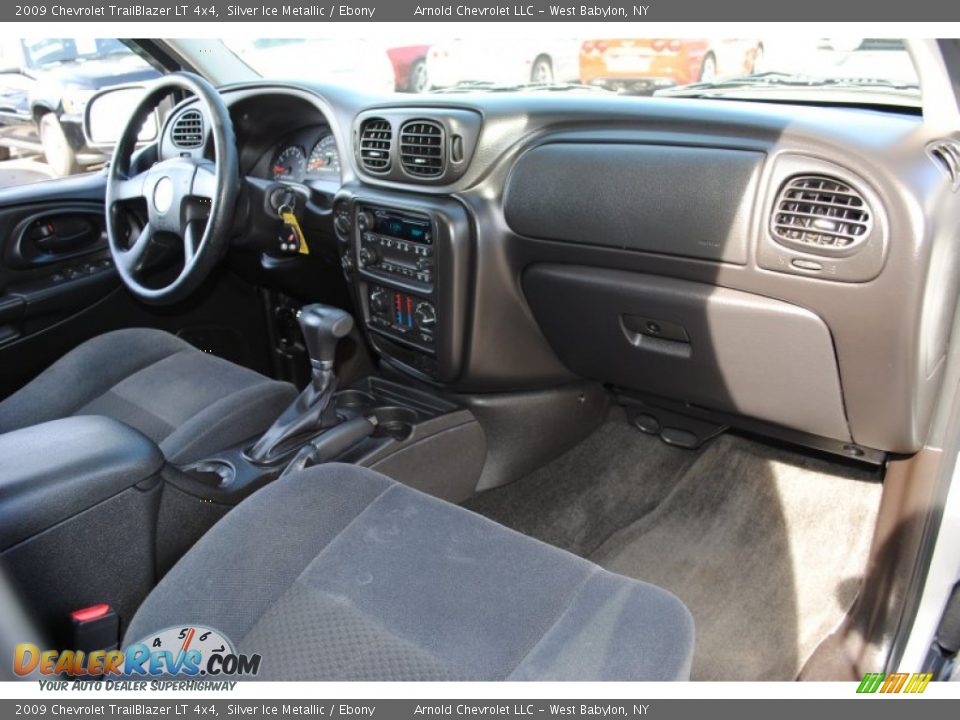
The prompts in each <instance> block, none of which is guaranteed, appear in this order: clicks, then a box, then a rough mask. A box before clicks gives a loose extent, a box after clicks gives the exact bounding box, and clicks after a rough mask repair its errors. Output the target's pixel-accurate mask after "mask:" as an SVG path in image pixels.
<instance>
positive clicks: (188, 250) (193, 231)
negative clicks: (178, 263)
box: [181, 220, 206, 264]
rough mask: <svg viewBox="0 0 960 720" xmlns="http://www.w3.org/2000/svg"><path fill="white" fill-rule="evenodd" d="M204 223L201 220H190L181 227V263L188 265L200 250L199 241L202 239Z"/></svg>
mask: <svg viewBox="0 0 960 720" xmlns="http://www.w3.org/2000/svg"><path fill="white" fill-rule="evenodd" d="M205 225H206V223H205V222H204V221H203V220H190V221H188V222H186V223H184V226H183V233H182V235H181V236H182V238H183V262H184V264H188V263H189V262H190V261H191V260H193V256H194V255H196V254H197V252H198V251H199V250H200V241H201V240H202V239H203V230H204V226H205Z"/></svg>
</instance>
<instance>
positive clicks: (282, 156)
mask: <svg viewBox="0 0 960 720" xmlns="http://www.w3.org/2000/svg"><path fill="white" fill-rule="evenodd" d="M306 167H307V156H306V154H304V152H303V148H300V147H298V146H296V145H291V146H290V147H287V148H284V149H283V150H281V151H280V152H279V153H277V156H276V157H275V158H274V159H273V164H272V165H270V177H272V178H273V179H274V180H300V179H301V178H303V176H304V173H305V172H306Z"/></svg>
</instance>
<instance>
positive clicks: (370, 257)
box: [359, 245, 380, 265]
mask: <svg viewBox="0 0 960 720" xmlns="http://www.w3.org/2000/svg"><path fill="white" fill-rule="evenodd" d="M359 257H360V264H361V265H376V264H377V263H378V262H379V261H380V254H379V253H378V252H377V251H376V249H374V248H372V247H369V246H366V245H365V246H363V247H361V248H360V252H359Z"/></svg>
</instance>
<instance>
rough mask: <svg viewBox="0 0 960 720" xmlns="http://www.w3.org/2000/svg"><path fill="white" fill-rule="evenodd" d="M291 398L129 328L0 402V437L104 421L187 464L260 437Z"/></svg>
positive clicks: (274, 385) (280, 388)
mask: <svg viewBox="0 0 960 720" xmlns="http://www.w3.org/2000/svg"><path fill="white" fill-rule="evenodd" d="M294 397H296V389H295V388H294V387H293V386H292V385H290V384H289V383H283V382H277V381H274V380H270V379H269V378H266V377H264V376H263V375H260V374H259V373H256V372H254V371H252V370H248V369H247V368H243V367H240V366H239V365H235V364H233V363H231V362H228V361H226V360H223V359H222V358H218V357H216V356H214V355H210V354H207V353H204V352H201V351H200V350H197V349H196V348H195V347H193V346H192V345H190V344H189V343H187V342H185V341H183V340H181V339H180V338H178V337H176V336H174V335H171V334H170V333H166V332H163V331H160V330H150V329H143V328H131V329H126V330H117V331H115V332H110V333H106V334H104V335H100V336H98V337H95V338H93V339H92V340H88V341H87V342H85V343H83V344H82V345H80V346H78V347H77V348H75V349H74V350H71V351H70V352H69V353H67V354H66V355H64V356H63V357H62V358H60V360H58V361H57V362H55V363H54V364H53V365H51V366H50V367H49V368H47V369H46V370H45V371H44V372H42V373H41V374H40V375H39V376H37V377H36V378H35V379H34V380H33V381H31V382H30V383H28V384H27V385H25V386H24V387H23V388H22V389H21V390H19V391H18V392H16V393H14V394H13V395H11V396H10V397H8V398H7V399H6V400H4V401H3V402H0V432H8V431H10V430H16V429H18V428H21V427H26V426H28V425H36V424H37V423H41V422H46V421H48V420H55V419H57V418H62V417H68V416H70V415H106V416H108V417H112V418H114V419H116V420H120V421H121V422H124V423H126V424H128V425H131V426H132V427H135V428H136V429H137V430H140V431H141V432H142V433H144V434H145V435H147V436H148V437H149V438H151V439H152V440H154V441H155V442H157V443H158V444H159V445H160V449H161V450H163V452H164V455H165V456H166V458H167V459H168V460H169V461H171V462H174V463H187V462H193V461H195V460H199V459H201V458H203V457H204V456H206V455H208V454H210V453H212V452H216V451H218V450H223V449H225V448H227V447H229V446H231V445H235V444H237V443H239V442H242V441H244V440H247V439H249V438H252V437H254V436H256V435H257V434H259V433H261V432H263V431H264V430H266V429H267V428H268V427H269V426H270V424H271V423H272V422H273V421H274V420H275V419H276V418H277V417H278V416H279V415H280V413H281V412H283V410H284V408H285V407H286V406H287V405H288V404H289V403H290V402H292V400H293V398H294Z"/></svg>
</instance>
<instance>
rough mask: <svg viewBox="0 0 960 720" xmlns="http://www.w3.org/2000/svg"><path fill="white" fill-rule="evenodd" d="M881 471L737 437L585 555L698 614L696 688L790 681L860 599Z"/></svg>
mask: <svg viewBox="0 0 960 720" xmlns="http://www.w3.org/2000/svg"><path fill="white" fill-rule="evenodd" d="M880 491H881V485H880V483H879V482H876V473H874V472H870V471H868V470H865V469H861V468H859V467H851V466H848V465H843V464H839V463H832V462H827V461H824V460H821V459H817V458H811V457H807V456H805V455H800V454H797V453H793V452H789V451H786V450H782V449H779V448H776V447H771V446H768V445H766V444H762V443H758V442H753V441H750V440H746V439H743V438H740V437H736V436H732V435H724V436H722V437H720V438H718V439H716V440H714V441H713V442H712V443H710V444H709V445H708V446H706V448H705V449H703V450H702V451H701V452H700V453H699V454H698V455H697V457H696V461H695V462H693V463H692V464H690V465H689V466H688V467H687V468H686V469H685V470H684V472H683V474H682V476H681V477H680V479H679V480H678V481H677V482H676V483H675V485H674V486H673V489H672V491H671V492H670V493H669V495H668V496H667V497H666V498H665V499H664V500H663V502H661V503H660V504H659V505H658V507H657V508H656V509H655V510H653V511H652V512H650V513H648V514H646V515H644V516H643V517H640V518H639V519H638V520H636V522H634V523H633V524H631V525H629V526H627V527H625V528H623V529H621V530H619V531H618V532H616V533H615V534H614V535H613V536H612V537H610V538H609V539H608V540H607V541H606V542H604V543H603V544H602V545H601V546H600V547H599V548H598V549H597V550H596V551H595V552H593V553H591V555H590V558H591V559H592V560H594V561H595V562H597V563H599V564H600V565H602V566H604V567H606V568H608V569H610V570H613V571H614V572H618V573H622V574H624V575H629V576H631V577H635V578H639V579H642V580H645V581H647V582H651V583H653V584H655V585H659V586H661V587H663V588H666V589H668V590H671V591H672V592H673V593H674V594H676V595H677V596H678V597H679V598H680V599H681V600H683V602H684V603H685V604H686V605H687V607H688V608H689V609H690V611H691V612H692V613H693V616H694V621H695V626H696V633H697V641H696V650H695V653H694V662H693V672H692V678H693V679H695V680H792V679H794V678H795V677H796V676H797V673H798V672H799V670H800V668H801V666H802V664H803V662H804V661H805V660H806V658H807V657H808V656H809V655H810V653H811V652H812V651H813V650H814V648H815V647H816V645H817V644H818V643H819V642H820V640H821V639H823V638H824V637H825V636H826V635H827V634H828V633H829V632H830V630H831V629H832V628H833V627H834V626H835V625H836V624H837V623H838V622H839V621H840V620H841V618H842V617H843V615H844V613H845V612H846V610H847V609H848V608H849V606H850V604H851V603H852V602H853V599H854V597H855V595H856V592H857V589H858V587H859V584H860V580H861V573H862V571H863V568H864V566H865V564H866V558H867V552H868V550H869V545H870V540H871V535H872V531H873V524H874V520H875V518H876V511H877V508H878V506H879V502H880Z"/></svg>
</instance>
